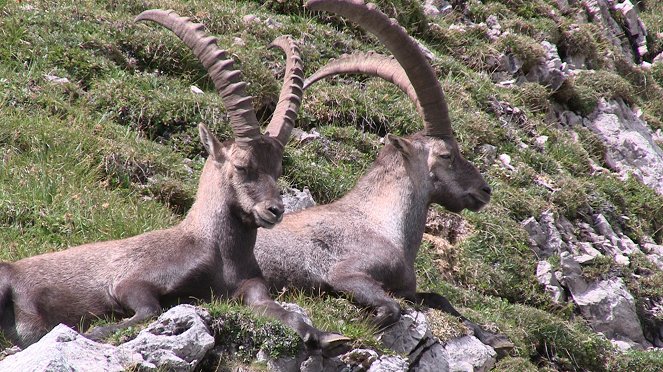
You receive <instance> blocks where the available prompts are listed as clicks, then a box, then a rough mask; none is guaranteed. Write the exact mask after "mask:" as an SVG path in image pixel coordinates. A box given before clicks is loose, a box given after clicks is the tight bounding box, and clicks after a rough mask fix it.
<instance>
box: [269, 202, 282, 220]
mask: <svg viewBox="0 0 663 372" xmlns="http://www.w3.org/2000/svg"><path fill="white" fill-rule="evenodd" d="M267 210H268V211H270V212H272V214H273V215H274V216H276V217H281V216H282V215H283V212H284V211H285V208H284V207H283V203H272V204H271V205H270V206H269V207H267Z"/></svg>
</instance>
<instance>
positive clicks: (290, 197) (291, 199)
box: [281, 187, 315, 213]
mask: <svg viewBox="0 0 663 372" xmlns="http://www.w3.org/2000/svg"><path fill="white" fill-rule="evenodd" d="M281 197H282V198H283V206H284V207H285V213H292V212H297V211H299V210H302V209H306V208H310V207H313V206H314V205H315V200H313V195H311V192H310V191H309V189H307V188H306V187H305V188H304V190H301V191H300V190H298V189H295V188H288V189H287V190H286V192H285V193H283V195H281Z"/></svg>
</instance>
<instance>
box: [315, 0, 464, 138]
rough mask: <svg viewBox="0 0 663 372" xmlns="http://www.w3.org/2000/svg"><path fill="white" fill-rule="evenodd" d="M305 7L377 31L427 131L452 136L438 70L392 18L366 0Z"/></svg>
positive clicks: (327, 0) (323, 1)
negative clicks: (408, 86)
mask: <svg viewBox="0 0 663 372" xmlns="http://www.w3.org/2000/svg"><path fill="white" fill-rule="evenodd" d="M305 6H306V7H307V8H309V9H311V10H321V11H327V12H331V13H335V14H338V15H340V16H343V17H345V18H347V19H349V20H351V21H352V22H354V23H356V24H357V25H358V26H359V27H361V28H363V29H365V30H366V31H368V32H370V33H372V34H374V35H375V36H376V37H377V38H378V39H379V40H380V42H381V43H382V44H384V45H385V46H386V47H387V49H389V51H391V53H392V54H393V55H394V57H396V60H398V62H399V63H400V64H401V66H403V70H405V72H406V73H407V76H408V78H409V79H410V82H411V84H412V87H413V88H414V90H415V92H416V93H417V98H418V102H419V105H420V106H421V113H422V115H423V119H424V130H425V132H426V134H427V135H429V136H436V137H443V136H450V135H452V130H451V120H450V119H449V110H448V108H447V103H446V100H445V98H444V92H443V91H442V88H441V87H440V83H439V82H438V81H437V77H436V76H435V72H434V71H433V68H432V67H431V65H430V64H429V63H428V61H427V60H426V57H425V56H424V54H423V53H422V52H421V50H420V49H419V46H418V45H417V43H416V42H415V41H414V40H413V39H412V38H411V37H410V36H409V35H408V34H407V32H406V31H405V30H404V29H403V28H402V27H401V26H400V25H399V24H398V23H397V22H396V20H392V19H389V17H387V16H386V15H385V14H384V13H382V12H381V11H379V10H378V9H377V7H376V6H375V4H365V3H364V1H363V0H308V1H307V2H306V5H305Z"/></svg>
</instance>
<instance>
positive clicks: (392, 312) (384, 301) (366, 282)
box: [329, 270, 401, 328]
mask: <svg viewBox="0 0 663 372" xmlns="http://www.w3.org/2000/svg"><path fill="white" fill-rule="evenodd" d="M329 284H330V285H331V287H332V289H333V290H334V291H335V292H338V293H342V294H346V295H348V296H350V297H351V300H352V302H354V303H355V304H357V305H359V306H363V307H368V308H370V309H372V310H374V311H375V318H373V321H374V322H375V324H377V325H378V326H379V327H381V328H383V327H387V326H389V325H391V324H393V323H395V322H397V321H398V320H399V319H400V317H401V307H400V305H398V303H397V302H396V301H395V300H394V299H393V297H391V296H390V295H389V294H388V293H387V292H385V290H384V289H382V286H381V285H380V283H379V282H377V281H376V280H375V279H373V278H372V277H370V276H369V275H367V274H364V273H359V272H354V273H343V272H339V271H338V270H337V271H335V272H332V273H331V275H330V276H329Z"/></svg>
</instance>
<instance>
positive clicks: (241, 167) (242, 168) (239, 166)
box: [235, 165, 246, 172]
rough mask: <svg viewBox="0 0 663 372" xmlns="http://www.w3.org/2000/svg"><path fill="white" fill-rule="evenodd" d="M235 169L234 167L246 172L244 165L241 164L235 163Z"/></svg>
mask: <svg viewBox="0 0 663 372" xmlns="http://www.w3.org/2000/svg"><path fill="white" fill-rule="evenodd" d="M235 169H236V170H237V171H238V172H246V167H243V166H241V165H235Z"/></svg>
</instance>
